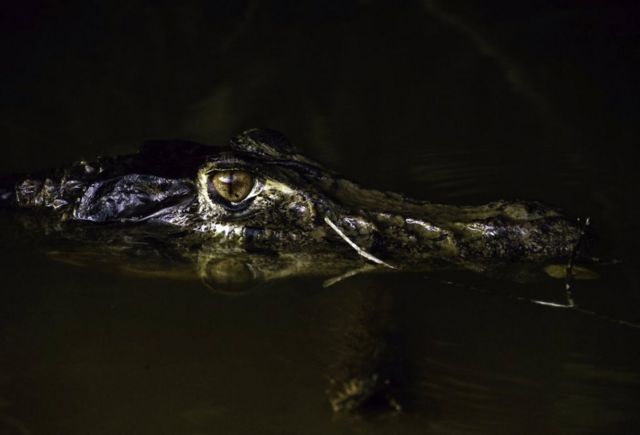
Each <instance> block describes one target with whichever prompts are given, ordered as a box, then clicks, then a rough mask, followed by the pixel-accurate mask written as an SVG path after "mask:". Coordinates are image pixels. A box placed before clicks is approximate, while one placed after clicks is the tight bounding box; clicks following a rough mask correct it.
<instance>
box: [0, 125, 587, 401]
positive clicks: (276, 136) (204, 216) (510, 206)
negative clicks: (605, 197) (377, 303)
mask: <svg viewBox="0 0 640 435" xmlns="http://www.w3.org/2000/svg"><path fill="white" fill-rule="evenodd" d="M0 205H2V206H3V207H8V208H14V209H24V213H19V215H20V218H21V220H22V221H23V222H25V223H26V224H27V225H34V224H35V225H36V226H37V227H38V228H39V229H44V230H45V231H46V232H47V234H48V235H49V236H50V238H51V236H53V238H54V239H56V240H59V241H60V242H61V243H60V244H59V246H58V247H57V249H56V250H55V251H52V255H55V256H57V257H58V259H60V260H63V261H69V262H74V263H77V262H85V261H86V260H91V261H92V262H95V261H101V259H103V258H109V257H114V255H115V257H114V258H116V259H118V261H116V263H118V264H120V268H121V269H125V270H129V271H135V272H136V273H138V274H139V273H147V274H153V275H170V276H174V277H175V276H176V275H178V276H180V277H185V276H186V277H193V276H197V277H199V278H200V279H202V280H203V281H204V282H205V283H207V284H208V285H209V286H210V287H213V288H215V289H216V290H217V291H220V290H223V291H229V290H231V291H235V290H236V289H237V286H238V285H239V286H240V287H245V286H246V284H247V283H250V284H254V283H256V282H261V281H266V280H270V279H274V278H280V277H285V276H295V275H305V274H315V275H325V276H333V278H331V279H329V280H327V281H326V283H327V284H331V283H334V282H337V281H339V280H340V279H342V278H344V277H348V276H351V275H353V274H355V273H358V272H361V271H370V270H373V269H382V270H386V269H390V268H391V269H393V268H401V269H409V270H414V269H418V270H428V269H429V268H433V267H454V268H464V269H471V270H475V271H491V270H494V268H495V267H498V266H500V265H504V264H509V265H513V264H520V265H522V264H526V265H534V266H535V267H537V268H538V269H540V268H541V267H542V266H543V265H545V264H548V263H549V262H550V261H553V260H559V259H562V260H564V261H566V260H568V259H570V258H571V257H572V256H573V255H574V254H575V251H576V249H577V246H578V245H579V242H580V240H581V238H582V235H583V229H582V228H581V226H580V225H579V222H578V221H576V220H571V219H567V218H565V217H564V216H563V215H562V214H561V213H560V212H558V211H557V210H555V209H553V208H550V207H547V206H545V205H542V204H540V203H537V202H529V201H498V202H492V203H489V204H485V205H480V206H452V205H441V204H432V203H429V202H426V201H418V200H414V199H410V198H406V197H404V196H402V195H399V194H396V193H388V192H381V191H376V190H370V189H365V188H362V187H360V186H359V185H357V184H355V183H353V182H351V181H348V180H346V179H344V178H342V177H340V176H339V175H337V174H335V173H334V172H331V171H329V170H326V169H324V168H323V167H322V166H321V165H319V164H317V163H315V162H313V161H311V160H309V159H308V158H306V157H304V156H302V155H301V154H299V153H298V152H297V151H296V149H295V148H294V147H293V146H292V145H291V144H290V143H289V141H287V139H286V138H285V137H284V136H283V135H281V134H280V133H277V132H275V131H273V130H266V129H253V130H249V131H246V132H244V133H242V134H240V135H239V136H237V137H236V138H234V139H233V140H232V141H231V143H230V144H229V145H228V146H224V147H215V146H207V145H202V144H198V143H193V142H186V141H153V142H147V143H145V144H144V145H143V146H142V148H141V150H140V152H139V153H138V154H134V155H128V156H120V157H109V158H99V159H98V160H96V161H94V162H85V161H81V162H78V163H75V164H73V165H72V166H70V167H66V168H62V169H59V170H52V171H47V172H44V173H40V174H35V175H33V176H20V177H7V178H4V179H3V181H2V182H1V183H0ZM56 236H57V237H56ZM69 241H71V242H72V243H67V242H69ZM74 242H79V243H74ZM149 264H151V265H152V267H148V265H149ZM387 305H388V304H386V303H385V304H382V305H381V308H380V307H379V308H374V309H373V311H372V310H371V309H367V310H365V311H366V312H365V313H364V314H362V315H361V316H356V317H355V318H354V322H355V324H354V325H351V326H350V327H351V328H352V329H353V330H354V331H359V332H358V333H357V334H355V335H354V337H356V340H355V341H356V344H355V345H354V344H353V343H351V342H350V341H349V342H348V343H347V347H348V348H353V352H351V353H350V352H346V354H345V355H348V356H347V357H346V360H345V361H341V362H340V363H339V364H338V367H339V370H338V372H339V374H337V375H332V379H333V380H334V382H333V383H332V384H331V386H330V388H329V400H330V402H331V405H332V407H333V409H334V410H336V411H339V410H357V409H360V408H361V407H363V406H365V405H366V404H367V403H371V402H372V401H373V402H375V401H376V400H377V401H380V400H382V402H384V403H386V404H387V405H386V406H387V407H388V408H390V409H393V410H398V409H400V404H399V403H398V401H397V400H396V399H395V397H394V394H393V393H392V392H391V390H390V388H392V387H393V382H391V381H390V379H391V378H393V376H391V378H389V377H387V375H385V374H384V373H386V372H387V370H386V368H385V367H388V366H393V364H391V365H390V364H388V363H387V362H386V361H387V359H388V357H389V355H390V352H389V351H388V350H385V349H392V348H393V346H390V345H389V340H387V339H385V338H383V337H385V336H386V335H387V333H386V332H384V331H387V329H388V328H387V326H385V325H386V321H384V318H386V316H385V315H379V314H380V313H386V312H387V311H388V310H387ZM367 306H368V305H367ZM351 311H352V312H353V313H359V312H360V311H359V309H358V308H357V307H356V308H354V309H353V310H351ZM369 311H372V312H373V313H374V314H375V315H369V314H367V313H369ZM362 319H365V320H362ZM381 319H382V320H381ZM372 322H373V323H372ZM371 324H375V325H378V326H375V327H371ZM380 325H382V326H380ZM371 331H373V332H371ZM376 331H378V332H376ZM379 331H383V332H379ZM381 337H382V338H381ZM393 358H395V356H392V359H393ZM391 380H393V379H391Z"/></svg>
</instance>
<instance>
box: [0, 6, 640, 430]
mask: <svg viewBox="0 0 640 435" xmlns="http://www.w3.org/2000/svg"><path fill="white" fill-rule="evenodd" d="M302 3H304V5H303V4H302ZM470 3H471V2H466V1H463V0H459V1H453V2H446V3H445V2H438V1H428V0H425V1H423V2H419V1H407V2H381V1H360V2H349V1H346V2H338V1H334V2H332V1H329V2H300V4H298V3H297V2H285V1H280V2H271V3H263V2H251V1H249V2H242V1H240V2H199V1H192V2H188V3H186V4H185V5H184V6H181V7H179V8H176V7H170V6H169V5H165V4H155V3H153V4H152V3H151V2H149V3H145V2H134V3H127V5H126V6H125V4H122V5H116V4H115V3H97V2H96V3H94V2H83V3H81V4H78V5H75V6H71V5H67V6H61V5H58V4H57V3H55V2H42V3H24V4H22V5H20V6H15V7H14V9H11V10H8V11H7V14H6V16H5V17H4V18H3V29H4V30H3V31H4V32H5V37H4V38H3V42H2V47H3V50H4V52H5V53H6V54H5V57H4V59H3V60H4V61H5V65H4V68H3V69H4V70H5V71H6V73H7V74H6V79H5V80H3V83H2V88H1V90H2V92H1V94H0V97H1V98H2V104H1V107H0V112H1V114H2V116H1V120H0V125H1V126H2V128H1V129H0V136H1V137H2V143H3V144H4V146H3V148H2V154H3V156H2V158H0V173H5V172H20V171H30V170H36V169H39V168H43V167H50V166H57V165H62V164H65V163H68V162H70V161H73V160H76V159H78V158H81V157H84V158H91V157H94V156H95V155H97V154H117V153H123V152H132V151H134V150H135V149H136V147H137V145H138V143H139V142H140V141H141V140H143V139H147V138H152V137H156V138H158V137H165V138H172V137H180V138H186V139H194V140H200V141H203V142H207V143H221V142H225V141H226V140H228V138H229V137H231V136H232V135H233V134H235V133H237V132H238V131H240V130H242V129H244V128H248V127H253V126H269V127H272V128H277V129H279V130H282V131H284V132H285V133H287V135H288V136H290V138H291V139H292V140H293V141H294V142H295V143H296V144H297V145H298V147H299V148H300V149H301V150H303V151H304V153H306V154H307V155H309V156H311V157H313V158H315V159H316V160H319V161H321V162H323V163H324V164H325V165H326V166H328V167H331V168H332V169H335V170H338V171H340V172H341V173H343V174H345V175H347V176H348V178H351V179H353V180H355V181H358V182H360V183H361V184H364V185H367V186H371V187H375V188H381V189H387V190H395V191H400V192H403V193H406V194H409V195H411V196H414V197H418V198H422V199H427V200H431V201H434V202H447V203H452V204H467V203H481V202H485V201H490V200H494V199H499V198H504V199H514V198H524V199H536V200H540V201H543V202H546V203H550V204H554V205H558V206H560V207H562V208H563V209H564V210H566V211H567V213H569V214H571V215H575V216H590V217H591V219H592V222H593V225H594V228H595V229H596V232H597V233H598V236H599V239H598V241H597V244H596V248H595V249H596V253H597V254H598V255H602V256H603V257H605V258H610V259H613V258H616V259H620V260H622V263H621V264H617V265H609V266H607V265H603V266H597V267H596V268H595V270H596V271H597V272H598V274H599V275H600V277H599V279H596V280H584V281H576V282H575V285H574V298H575V300H576V303H577V304H578V305H579V306H580V307H582V308H584V310H587V311H589V312H590V313H591V312H593V313H597V314H596V315H594V314H589V313H585V312H580V311H576V310H570V309H558V308H551V307H545V306H541V305H536V304H533V303H530V302H528V300H529V299H544V300H548V301H554V302H562V301H563V300H564V299H563V298H564V291H563V282H562V281H559V280H554V279H551V278H548V279H544V280H541V281H537V282H535V283H526V284H525V283H509V282H502V281H495V280H492V279H490V278H487V277H482V276H479V275H474V274H471V273H458V274H452V273H448V274H444V273H443V274H436V273H434V274H418V273H397V274H378V275H359V276H355V277H353V278H350V279H347V280H345V281H342V282H339V283H337V284H336V285H334V286H331V287H329V288H323V287H322V283H323V281H324V278H310V277H298V278H292V279H286V280H285V279H283V280H278V281H272V282H269V283H267V284H263V285H262V286H260V288H258V289H256V291H253V292H251V293H249V294H247V295H245V296H242V297H226V296H223V295H219V294H215V293H212V292H210V291H208V290H207V288H205V287H204V286H202V285H201V284H200V283H199V282H198V281H196V280H193V281H185V280H171V279H161V278H150V277H146V278H143V277H136V276H128V275H122V274H116V273H110V272H109V271H106V270H103V269H92V268H83V267H77V266H74V265H72V264H65V263H62V262H60V261H54V260H52V259H51V258H50V257H48V256H47V255H45V251H46V248H45V241H44V239H43V238H42V236H40V235H37V234H32V233H29V232H26V231H25V230H24V229H22V228H21V227H20V226H19V225H18V224H17V223H15V222H14V221H13V220H11V219H10V218H9V216H7V215H0V243H1V246H2V247H3V249H1V250H0V279H1V280H2V281H1V282H2V284H1V285H0V288H1V291H0V433H1V434H5V433H6V434H123V435H124V434H172V435H173V434H192V435H196V434H302V433H304V434H333V433H339V434H343V433H344V434H352V433H362V434H365V433H366V434H369V433H371V434H376V433H381V434H391V433H398V434H423V433H434V434H512V433H526V434H585V433H589V434H627V433H629V434H632V433H637V431H638V430H639V428H640V413H638V409H640V329H638V328H636V327H634V326H633V325H628V324H622V323H620V322H619V321H624V322H631V323H636V324H640V272H639V270H640V269H639V265H640V261H639V256H638V254H637V248H636V246H637V243H638V242H639V241H640V237H639V225H638V221H639V219H640V214H639V213H638V207H637V205H636V202H637V200H638V199H637V197H638V194H637V192H638V189H637V187H638V186H639V184H638V175H637V172H638V171H637V166H638V165H637V156H638V152H637V149H636V147H637V145H638V138H639V137H640V136H639V135H638V125H640V123H639V122H638V121H639V120H640V119H639V114H640V111H639V106H638V101H640V99H639V96H640V95H639V94H640V93H639V92H638V90H639V89H638V82H637V76H638V75H637V74H636V73H637V72H638V68H637V63H636V62H637V61H638V53H639V52H638V48H637V47H639V46H640V44H639V43H640V36H639V33H638V29H640V23H639V21H640V20H639V19H638V14H637V11H636V9H637V8H633V7H632V6H631V5H632V3H630V2H622V1H617V2H607V4H606V6H605V5H603V4H601V2H582V1H581V2H578V1H575V2H572V1H567V2H559V3H553V4H552V2H535V5H534V2H525V3H524V4H523V3H522V2H513V3H517V6H516V5H514V4H511V3H507V2H502V1H499V2H493V3H492V4H491V5H485V6H483V7H480V6H479V5H472V4H470ZM445 281H453V282H454V283H455V284H446V283H445ZM367 340H372V341H374V342H375V341H376V340H379V342H380V343H381V346H386V347H387V348H388V349H391V350H392V351H391V352H389V365H390V366H392V367H393V373H394V376H393V382H394V383H395V384H396V385H395V386H396V390H397V391H398V400H399V402H400V403H401V405H402V406H403V408H404V410H403V412H401V413H389V412H383V413H374V414H367V415H362V414H357V413H356V414H349V413H334V412H333V411H332V410H331V407H330V405H329V401H328V398H327V394H326V391H327V390H328V389H329V388H330V379H331V378H332V377H334V376H335V373H336V371H339V370H340V367H342V366H344V365H348V364H350V362H351V360H353V359H354V358H355V359H358V358H360V359H365V360H366V358H367V355H366V354H365V355H362V354H359V353H358V352H359V350H358V349H359V343H360V342H363V341H364V342H366V341H367Z"/></svg>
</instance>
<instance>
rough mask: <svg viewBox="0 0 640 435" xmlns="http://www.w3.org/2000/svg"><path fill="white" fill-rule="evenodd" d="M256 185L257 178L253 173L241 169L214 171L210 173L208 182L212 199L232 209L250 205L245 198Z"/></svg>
mask: <svg viewBox="0 0 640 435" xmlns="http://www.w3.org/2000/svg"><path fill="white" fill-rule="evenodd" d="M255 186H256V178H255V177H254V176H253V174H251V173H250V172H247V171H241V170H224V171H214V172H212V173H211V174H210V175H209V179H208V183H207V188H208V191H209V197H210V198H211V200H212V201H215V202H218V203H220V204H222V205H224V206H225V207H226V208H228V209H232V210H239V209H244V208H245V206H247V205H248V203H246V201H245V200H246V199H247V198H249V195H250V194H251V193H252V192H253V191H254V188H255ZM243 201H244V202H245V203H246V204H245V203H243Z"/></svg>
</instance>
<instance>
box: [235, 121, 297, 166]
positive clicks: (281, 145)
mask: <svg viewBox="0 0 640 435" xmlns="http://www.w3.org/2000/svg"><path fill="white" fill-rule="evenodd" d="M231 148H232V149H233V150H236V151H241V152H244V153H248V154H256V155H258V156H260V157H269V158H271V159H278V160H280V159H290V158H291V157H292V156H294V155H295V154H297V152H296V149H295V148H294V146H293V145H292V144H291V142H289V139H287V138H286V136H285V135H284V134H282V133H280V132H279V131H276V130H271V129H269V128H252V129H251V130H246V131H243V132H242V133H240V134H239V135H237V136H236V137H234V138H233V139H231Z"/></svg>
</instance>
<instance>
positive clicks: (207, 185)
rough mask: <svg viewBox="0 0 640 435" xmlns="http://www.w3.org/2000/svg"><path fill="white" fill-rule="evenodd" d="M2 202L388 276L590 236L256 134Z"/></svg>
mask: <svg viewBox="0 0 640 435" xmlns="http://www.w3.org/2000/svg"><path fill="white" fill-rule="evenodd" d="M11 186H13V188H12V187H11ZM0 202H1V203H4V204H14V205H18V206H19V207H45V208H49V209H52V210H53V216H54V217H55V218H57V219H58V220H59V221H63V222H73V221H89V222H93V223H96V224H100V223H108V222H111V223H122V222H128V223H136V224H139V225H144V224H146V223H150V222H155V223H160V224H164V225H168V226H170V227H172V228H174V229H177V230H179V231H180V232H181V233H184V234H189V237H190V240H196V239H197V240H199V242H197V243H196V242H193V243H194V244H196V245H198V246H204V245H206V244H207V243H210V244H217V245H225V246H232V245H233V246H235V247H237V248H241V249H245V250H247V251H250V250H269V251H272V252H275V253H284V252H288V253H295V252H298V253H301V252H306V253H311V252H321V251H323V252H345V253H346V252H351V254H345V255H353V251H355V252H356V253H357V254H358V255H360V256H361V257H363V258H365V259H367V260H368V261H371V262H373V263H377V264H379V265H383V266H389V267H393V266H400V265H405V264H415V263H419V262H425V261H431V260H444V261H447V262H453V263H456V262H457V263H465V264H468V263H473V262H474V261H477V262H490V261H514V260H543V259H547V258H552V257H565V258H566V257H568V256H570V255H571V254H572V252H573V251H574V248H575V246H576V244H577V243H578V241H579V240H580V237H581V234H582V232H581V230H580V228H578V226H577V225H576V224H575V222H572V221H570V220H568V219H566V218H564V217H563V216H562V215H560V214H559V213H558V212H557V211H555V210H553V209H551V208H549V207H546V206H543V205H541V204H539V203H535V202H527V201H498V202H493V203H489V204H486V205H481V206H450V205H441V204H431V203H428V202H425V201H417V200H413V199H410V198H406V197H404V196H402V195H399V194H395V193H388V192H381V191H375V190H369V189H364V188H362V187H360V186H358V185H357V184H355V183H352V182H350V181H348V180H345V179H344V178H341V177H340V176H338V175H337V174H335V173H332V172H330V171H328V170H325V169H323V168H322V167H321V166H320V165H318V164H316V163H314V162H312V161H310V160H309V159H307V158H305V157H303V156H301V155H300V154H298V153H297V152H296V151H295V149H294V148H293V147H292V146H291V145H290V144H288V142H286V140H285V139H284V138H283V136H282V135H279V134H275V133H273V132H271V131H268V130H250V131H248V132H245V133H243V134H241V135H240V136H239V137H238V138H236V139H234V140H233V141H232V143H231V145H230V147H210V146H206V145H200V144H195V143H191V142H171V141H168V142H167V141H164V142H160V143H156V144H151V145H149V144H148V145H145V146H144V147H143V149H142V151H141V153H139V154H136V155H130V156H123V157H114V158H107V159H99V160H98V161H96V162H93V163H87V162H80V163H78V164H76V165H73V166H71V167H69V168H66V169H62V170H58V171H50V172H49V173H46V174H42V175H41V176H36V177H26V178H24V179H22V181H20V182H18V183H16V182H15V180H14V179H5V180H0ZM174 233H175V231H174Z"/></svg>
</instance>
